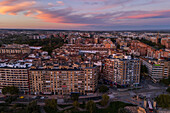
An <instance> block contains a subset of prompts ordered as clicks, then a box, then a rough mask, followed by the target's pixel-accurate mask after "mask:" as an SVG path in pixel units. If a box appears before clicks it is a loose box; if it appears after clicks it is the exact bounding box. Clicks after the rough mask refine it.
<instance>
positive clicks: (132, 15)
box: [0, 0, 170, 30]
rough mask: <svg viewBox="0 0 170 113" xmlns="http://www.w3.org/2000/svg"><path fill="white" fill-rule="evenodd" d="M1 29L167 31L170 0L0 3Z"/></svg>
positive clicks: (8, 0)
mask: <svg viewBox="0 0 170 113" xmlns="http://www.w3.org/2000/svg"><path fill="white" fill-rule="evenodd" d="M0 28H24V29H63V30H145V29H146V30H147V29H170V0H0Z"/></svg>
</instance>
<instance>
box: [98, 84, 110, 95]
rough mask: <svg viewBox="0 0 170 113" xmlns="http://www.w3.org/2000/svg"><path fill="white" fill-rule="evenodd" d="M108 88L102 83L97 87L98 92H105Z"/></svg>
mask: <svg viewBox="0 0 170 113" xmlns="http://www.w3.org/2000/svg"><path fill="white" fill-rule="evenodd" d="M108 90H109V88H108V87H107V86H105V85H102V86H100V87H99V92H100V93H105V92H107V91H108Z"/></svg>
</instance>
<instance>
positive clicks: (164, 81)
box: [160, 77, 170, 86]
mask: <svg viewBox="0 0 170 113" xmlns="http://www.w3.org/2000/svg"><path fill="white" fill-rule="evenodd" d="M160 83H163V84H165V85H167V86H168V85H170V77H168V79H167V78H163V79H162V80H160Z"/></svg>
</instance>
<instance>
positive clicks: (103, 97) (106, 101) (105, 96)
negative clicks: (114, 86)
mask: <svg viewBox="0 0 170 113" xmlns="http://www.w3.org/2000/svg"><path fill="white" fill-rule="evenodd" d="M108 102H109V96H108V95H106V94H104V95H102V100H101V101H100V103H101V105H102V106H105V105H107V103H108Z"/></svg>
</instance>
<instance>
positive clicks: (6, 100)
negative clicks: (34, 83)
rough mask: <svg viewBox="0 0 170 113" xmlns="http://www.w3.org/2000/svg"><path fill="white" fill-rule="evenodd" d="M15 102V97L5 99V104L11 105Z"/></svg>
mask: <svg viewBox="0 0 170 113" xmlns="http://www.w3.org/2000/svg"><path fill="white" fill-rule="evenodd" d="M15 100H17V97H16V96H9V97H7V98H6V99H5V102H6V103H9V104H10V103H12V102H13V101H15Z"/></svg>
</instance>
